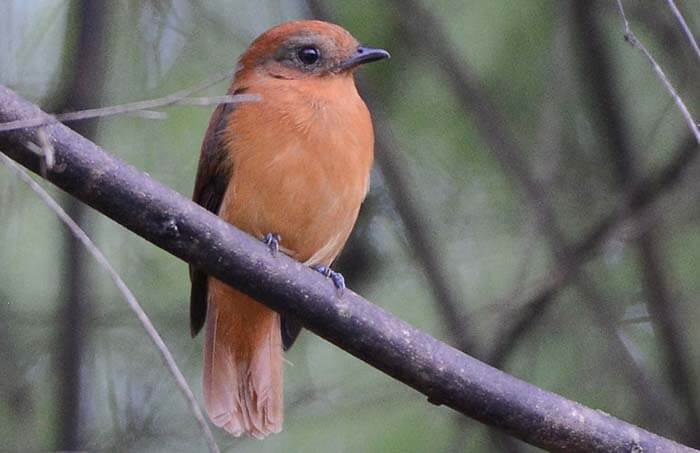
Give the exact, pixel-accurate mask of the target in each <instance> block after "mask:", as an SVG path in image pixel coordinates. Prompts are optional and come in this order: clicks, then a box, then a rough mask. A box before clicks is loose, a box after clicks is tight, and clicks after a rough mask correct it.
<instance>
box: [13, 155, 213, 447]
mask: <svg viewBox="0 0 700 453" xmlns="http://www.w3.org/2000/svg"><path fill="white" fill-rule="evenodd" d="M0 161H2V163H3V164H4V165H6V166H7V167H8V168H9V169H10V170H12V171H13V172H14V173H15V175H16V176H17V178H19V179H20V180H21V181H22V182H23V183H25V184H26V185H27V186H29V188H31V189H32V190H33V191H34V192H35V193H36V194H37V195H38V196H39V198H40V199H41V201H42V202H43V203H44V204H46V206H47V207H48V208H49V209H50V210H51V211H52V212H53V213H54V214H55V215H56V216H57V217H58V218H59V219H60V220H61V222H63V223H64V224H65V225H66V227H67V228H68V229H69V230H70V232H71V234H73V235H74V236H75V238H76V239H77V240H78V241H80V243H81V244H82V245H83V246H84V247H85V249H86V250H87V251H88V252H89V253H90V254H91V255H92V256H93V258H95V261H97V263H98V264H99V265H100V267H102V268H103V269H104V270H105V272H107V274H108V275H109V277H110V279H111V280H112V282H114V284H115V286H116V287H117V289H118V290H119V292H120V293H121V295H122V296H123V297H124V300H126V302H127V303H128V304H129V308H131V310H132V311H133V312H134V314H135V315H136V317H137V318H138V320H139V322H140V323H141V325H142V326H143V329H144V330H145V331H146V334H147V335H148V337H149V338H150V339H151V341H152V342H153V344H154V345H155V347H156V349H157V350H158V353H159V354H160V356H161V358H162V359H163V362H164V363H165V365H166V366H167V368H168V370H169V371H170V374H171V375H172V376H173V378H174V379H175V383H176V384H177V387H178V388H179V389H180V392H182V394H183V396H184V397H185V399H186V400H187V403H188V404H189V407H190V411H191V412H192V416H193V417H194V418H195V419H196V421H197V423H198V424H199V426H200V429H201V430H202V435H203V436H204V438H205V440H206V442H207V446H208V447H209V450H210V451H211V452H216V453H218V452H219V447H218V446H217V444H216V441H215V440H214V435H213V434H212V432H211V430H210V429H209V425H208V424H207V422H206V420H205V419H204V415H203V414H202V411H201V409H200V408H199V404H198V403H197V400H196V399H195V397H194V394H193V393H192V389H191V388H190V386H189V384H187V380H186V379H185V376H184V375H183V374H182V372H181V371H180V369H179V368H178V366H177V364H176V363H175V359H174V358H173V355H172V353H171V352H170V350H169V349H168V347H167V346H166V345H165V343H164V342H163V339H162V338H161V337H160V335H159V334H158V331H157V330H156V328H155V327H154V326H153V324H152V323H151V320H150V319H149V318H148V315H147V314H146V312H145V311H144V310H143V308H141V305H140V304H139V302H138V300H136V297H135V296H134V294H133V293H132V292H131V290H130V289H129V287H128V286H127V285H126V283H125V282H124V280H122V278H121V277H120V276H119V274H118V273H117V271H116V270H115V269H114V268H113V267H112V265H111V264H110V263H109V261H108V260H107V258H106V257H105V256H104V255H103V254H102V252H101V251H100V249H98V248H97V247H96V246H95V244H94V243H93V242H92V241H91V240H90V238H89V237H88V236H87V234H85V232H84V231H83V230H82V229H81V228H80V226H78V224H77V223H75V221H73V219H72V218H71V217H70V216H69V215H68V214H66V212H65V211H64V210H63V209H62V208H61V207H60V206H59V205H58V203H56V201H55V200H54V199H53V198H52V197H51V195H49V194H48V193H47V192H46V191H45V190H44V189H42V187H41V186H40V185H39V184H37V183H36V182H35V181H34V180H33V179H32V178H31V177H30V176H29V174H27V172H26V171H25V170H24V169H22V168H21V167H20V166H19V165H17V164H16V163H15V162H13V161H12V160H11V159H10V158H9V157H7V156H6V155H5V154H3V153H2V152H0Z"/></svg>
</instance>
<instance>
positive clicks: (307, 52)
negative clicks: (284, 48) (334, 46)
mask: <svg viewBox="0 0 700 453" xmlns="http://www.w3.org/2000/svg"><path fill="white" fill-rule="evenodd" d="M297 56H298V57H299V60H301V62H302V63H304V64H305V65H312V64H314V63H316V62H317V61H318V60H319V58H321V52H319V50H318V49H317V48H315V47H302V48H301V49H299V52H297Z"/></svg>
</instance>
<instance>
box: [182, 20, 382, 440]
mask: <svg viewBox="0 0 700 453" xmlns="http://www.w3.org/2000/svg"><path fill="white" fill-rule="evenodd" d="M388 57H389V53H388V52H387V51H385V50H382V49H373V48H369V47H364V46H361V45H360V44H359V43H358V41H357V40H356V39H355V38H353V36H352V35H351V34H350V33H349V32H348V31H346V30H345V29H343V28H341V27H340V26H338V25H334V24H330V23H326V22H320V21H313V20H311V21H296V22H287V23H284V24H281V25H278V26H276V27H274V28H272V29H270V30H268V31H267V32H265V33H263V34H262V35H260V36H259V37H258V38H257V39H256V40H255V41H254V42H253V43H252V44H251V45H250V47H249V48H248V49H247V50H246V51H245V53H243V55H242V56H241V58H240V60H239V64H238V68H237V71H236V74H235V76H234V80H233V83H232V85H231V88H230V89H229V92H228V93H229V94H241V93H249V94H255V95H257V96H259V100H258V101H255V102H244V103H239V104H235V106H234V104H225V105H220V106H218V108H217V109H216V110H215V111H214V113H213V115H212V117H211V120H210V121H209V128H208V129H207V132H206V136H205V137H204V142H203V144H202V149H201V156H200V160H199V168H198V170H197V180H196V182H195V188H194V196H193V198H194V201H196V202H197V203H199V204H200V205H202V206H204V207H205V208H206V209H208V210H210V211H212V212H214V213H216V214H218V215H219V216H220V217H222V218H223V219H224V220H226V221H227V222H229V223H232V224H233V225H235V226H236V227H238V228H240V229H242V230H244V231H246V232H248V233H250V234H251V235H253V236H255V237H257V238H260V239H261V240H263V241H265V242H266V243H267V244H268V245H269V247H270V250H271V252H272V253H276V251H277V250H278V249H279V250H281V251H282V252H284V253H286V254H288V255H290V256H291V257H293V258H295V259H297V260H299V261H301V262H303V263H306V264H308V265H309V266H311V267H314V268H315V269H317V270H319V271H320V272H323V273H324V274H325V275H326V276H329V277H331V278H332V279H333V282H334V283H335V284H336V286H337V287H338V288H340V289H342V287H343V286H344V283H343V280H342V276H341V275H340V274H337V273H335V272H333V271H331V270H330V266H331V264H332V263H333V260H334V259H335V258H336V257H337V256H338V254H339V253H340V251H341V249H342V248H343V246H344V245H345V242H346V241H347V239H348V236H349V235H350V231H351V230H352V228H353V226H354V224H355V220H356V219H357V215H358V211H359V209H360V205H361V203H362V201H363V200H364V198H365V196H366V195H367V191H368V189H369V176H370V167H371V166H372V159H373V152H374V151H373V148H374V132H373V129H372V121H371V118H370V114H369V111H368V110H367V106H366V105H365V103H364V101H363V100H362V98H361V97H360V95H359V94H358V92H357V88H356V87H355V80H354V77H353V73H354V71H355V69H356V68H357V67H358V66H360V65H362V64H364V63H368V62H371V61H376V60H381V59H384V58H388ZM190 275H191V279H192V293H191V299H190V303H191V306H190V321H191V329H192V335H193V336H194V335H196V334H197V332H198V331H199V330H201V328H202V327H203V326H204V325H205V324H206V340H205V347H204V378H203V387H204V401H205V406H206V409H207V412H208V414H209V417H210V418H211V420H212V422H213V423H214V424H215V425H216V426H219V427H222V428H224V429H225V430H226V431H228V432H229V433H231V434H233V435H234V436H240V435H242V434H247V435H250V436H254V437H257V438H263V437H265V436H267V435H268V434H270V433H276V432H279V431H280V430H281V429H282V419H283V391H282V390H283V382H282V375H283V372H282V363H283V362H282V353H283V349H284V350H286V349H287V348H289V347H290V346H291V345H292V343H293V342H294V340H295V339H296V337H297V335H298V334H299V332H300V330H301V327H300V326H299V325H298V324H297V323H295V322H294V321H292V320H290V319H286V318H285V317H284V316H280V315H279V314H278V313H276V312H274V311H272V310H270V309H268V308H267V307H265V306H264V305H262V304H260V303H258V302H256V301H255V300H253V299H251V298H250V297H248V296H246V295H245V294H243V293H241V292H239V291H237V290H235V289H233V288H231V287H229V286H228V285H226V284H224V283H222V282H221V281H219V280H217V279H215V278H212V277H208V276H207V275H205V274H204V273H202V272H201V271H199V270H197V269H191V270H190ZM341 297H342V296H341Z"/></svg>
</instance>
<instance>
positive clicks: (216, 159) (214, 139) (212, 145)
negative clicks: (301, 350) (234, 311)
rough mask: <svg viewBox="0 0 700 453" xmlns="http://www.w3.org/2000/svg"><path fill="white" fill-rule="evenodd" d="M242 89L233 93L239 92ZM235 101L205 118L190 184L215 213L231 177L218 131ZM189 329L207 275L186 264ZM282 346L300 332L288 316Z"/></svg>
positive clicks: (200, 316) (201, 309)
mask: <svg viewBox="0 0 700 453" xmlns="http://www.w3.org/2000/svg"><path fill="white" fill-rule="evenodd" d="M244 91H245V89H240V90H237V91H236V92H235V93H234V94H240V93H243V92H244ZM234 107H235V104H221V105H219V106H218V107H217V108H216V110H215V111H214V113H213V114H212V116H211V120H209V128H208V129H207V134H206V136H205V138H204V143H202V152H201V155H200V158H199V168H198V169H197V179H196V181H195V184H194V195H193V196H192V199H193V200H194V201H195V202H196V203H197V204H199V205H201V206H203V207H204V208H206V209H208V210H209V211H211V212H213V213H214V214H218V213H219V208H220V207H221V201H222V200H223V198H224V193H226V188H227V187H228V183H229V181H230V179H231V170H232V168H231V167H230V165H229V164H228V161H227V159H226V152H227V151H226V149H224V147H222V146H221V142H220V140H221V135H222V131H223V130H224V128H225V127H226V125H227V124H228V119H229V116H230V115H231V112H233V110H234ZM190 280H191V281H192V290H191V292H190V332H191V334H192V336H193V337H194V336H195V335H197V333H199V331H200V330H202V327H204V323H205V321H206V318H207V274H205V273H204V272H202V271H199V270H197V269H196V268H194V267H192V266H190ZM280 327H281V330H282V345H283V347H284V350H285V351H286V350H287V349H289V348H290V347H291V346H292V344H293V343H294V341H295V340H296V339H297V337H298V336H299V333H300V332H301V324H299V322H298V321H296V320H294V319H291V318H289V317H285V316H282V317H281V326H280Z"/></svg>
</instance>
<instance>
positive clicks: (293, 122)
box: [219, 76, 374, 265]
mask: <svg viewBox="0 0 700 453" xmlns="http://www.w3.org/2000/svg"><path fill="white" fill-rule="evenodd" d="M248 92H250V93H256V94H259V95H261V97H262V99H261V101H259V102H252V103H246V104H242V105H240V107H239V108H237V110H236V111H235V113H234V114H233V115H232V118H231V119H230V125H229V128H228V129H227V131H228V135H227V136H226V137H225V143H227V146H228V150H229V156H230V159H232V163H233V175H232V180H231V182H230V184H229V186H228V189H227V192H226V194H225V195H224V199H223V202H222V206H221V209H220V213H219V215H221V216H222V217H223V218H224V219H225V220H227V221H229V222H231V223H233V224H234V225H236V226H238V227H239V228H241V229H243V230H245V231H247V232H249V233H251V234H253V235H255V236H256V237H262V236H263V235H265V234H266V233H277V234H280V235H281V237H282V243H281V245H282V247H283V250H285V252H287V253H289V254H290V255H292V256H294V257H295V258H296V259H298V260H300V261H303V262H307V264H324V265H330V264H331V262H332V261H333V259H334V258H335V257H336V256H337V254H338V253H339V252H340V250H341V249H342V247H343V245H344V244H345V241H346V240H347V238H348V236H349V235H350V231H351V230H352V227H353V225H354V223H355V220H356V218H357V214H358V211H359V208H360V204H361V203H362V200H363V199H364V197H365V195H366V192H367V189H368V186H369V172H370V167H371V165H372V156H373V146H374V137H373V131H372V124H371V120H370V116H369V112H368V110H367V107H366V106H365V104H364V102H363V101H362V99H361V98H360V97H359V95H358V94H357V90H356V89H355V85H354V81H353V79H352V77H350V76H338V77H328V78H325V79H324V80H323V81H319V80H313V81H311V82H309V81H286V80H277V79H268V80H266V81H264V82H261V83H259V84H257V85H253V86H249V87H248Z"/></svg>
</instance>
